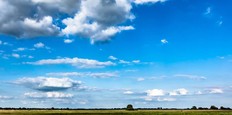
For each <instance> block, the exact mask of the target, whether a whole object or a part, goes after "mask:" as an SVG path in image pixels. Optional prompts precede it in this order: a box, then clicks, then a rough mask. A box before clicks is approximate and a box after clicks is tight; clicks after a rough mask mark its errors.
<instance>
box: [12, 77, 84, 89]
mask: <svg viewBox="0 0 232 115" xmlns="http://www.w3.org/2000/svg"><path fill="white" fill-rule="evenodd" d="M14 83H15V84H18V85H23V86H26V87H29V88H32V89H35V90H39V91H59V90H67V89H70V88H74V87H78V86H79V85H80V84H81V81H76V80H72V79H69V78H51V77H49V78H45V77H37V78H21V79H18V80H16V81H15V82H14Z"/></svg>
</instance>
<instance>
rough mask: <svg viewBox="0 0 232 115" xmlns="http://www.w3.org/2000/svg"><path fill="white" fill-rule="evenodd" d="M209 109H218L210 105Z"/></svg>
mask: <svg viewBox="0 0 232 115" xmlns="http://www.w3.org/2000/svg"><path fill="white" fill-rule="evenodd" d="M210 109H218V108H217V107H216V106H214V105H212V106H211V107H210Z"/></svg>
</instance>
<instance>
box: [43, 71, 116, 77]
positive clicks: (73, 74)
mask: <svg viewBox="0 0 232 115" xmlns="http://www.w3.org/2000/svg"><path fill="white" fill-rule="evenodd" d="M46 75H47V76H56V77H93V78H111V77H117V76H118V74H117V73H116V72H98V73H94V72H57V73H47V74H46Z"/></svg>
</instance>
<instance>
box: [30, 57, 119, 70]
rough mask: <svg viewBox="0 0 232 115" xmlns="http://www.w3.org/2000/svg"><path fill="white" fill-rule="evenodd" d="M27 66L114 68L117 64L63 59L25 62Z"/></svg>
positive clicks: (81, 59)
mask: <svg viewBox="0 0 232 115" xmlns="http://www.w3.org/2000/svg"><path fill="white" fill-rule="evenodd" d="M25 64H32V65H59V64H70V65H72V66H75V67H79V68H103V67H106V66H114V65H116V64H115V63H113V62H111V61H106V62H100V61H97V60H92V59H83V58H77V57H75V58H61V59H43V60H39V61H36V62H25Z"/></svg>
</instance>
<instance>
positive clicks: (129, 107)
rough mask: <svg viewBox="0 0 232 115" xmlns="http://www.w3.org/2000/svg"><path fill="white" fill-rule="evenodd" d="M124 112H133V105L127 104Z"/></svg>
mask: <svg viewBox="0 0 232 115" xmlns="http://www.w3.org/2000/svg"><path fill="white" fill-rule="evenodd" d="M126 110H134V108H133V105H131V104H128V105H127V107H126Z"/></svg>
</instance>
